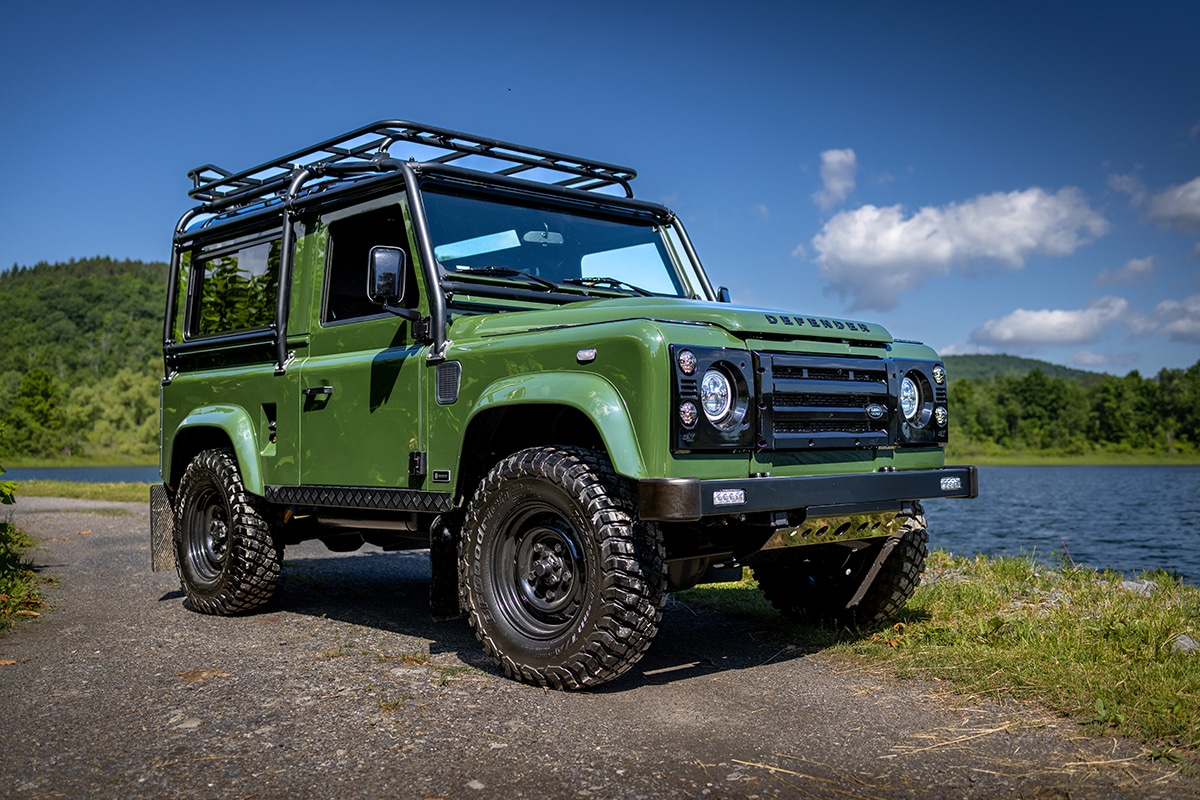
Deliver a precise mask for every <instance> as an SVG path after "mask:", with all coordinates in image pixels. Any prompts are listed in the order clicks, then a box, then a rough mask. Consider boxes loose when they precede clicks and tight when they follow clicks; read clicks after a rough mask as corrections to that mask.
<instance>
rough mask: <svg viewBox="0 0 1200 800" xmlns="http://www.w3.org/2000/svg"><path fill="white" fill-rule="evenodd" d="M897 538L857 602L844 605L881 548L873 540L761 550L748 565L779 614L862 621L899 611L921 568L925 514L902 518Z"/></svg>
mask: <svg viewBox="0 0 1200 800" xmlns="http://www.w3.org/2000/svg"><path fill="white" fill-rule="evenodd" d="M896 536H897V541H896V542H895V544H894V546H893V547H892V549H891V552H890V553H889V554H888V555H887V557H886V560H885V561H884V562H883V564H882V565H881V566H880V568H879V571H878V573H877V574H876V575H875V579H874V581H873V582H872V583H871V585H870V586H869V587H868V588H867V590H866V593H865V594H863V596H862V598H861V600H860V601H859V603H858V604H857V605H855V606H853V607H851V608H847V607H846V604H847V603H849V602H850V600H852V599H853V598H854V596H855V594H856V593H857V592H858V590H859V587H860V586H861V585H862V583H863V579H864V578H865V577H866V576H867V574H868V573H869V572H870V568H871V565H872V564H873V563H874V561H875V559H876V557H877V556H878V555H879V553H880V549H881V548H882V547H883V543H882V542H881V543H879V544H878V545H876V546H874V547H868V548H865V549H863V550H858V551H853V552H851V551H847V550H845V549H842V548H840V547H836V546H834V547H829V548H827V549H817V548H820V547H821V546H820V545H813V546H812V547H813V548H814V549H813V550H812V555H811V556H810V555H808V554H807V553H805V552H804V551H805V550H806V549H807V548H795V550H793V551H789V550H787V549H784V550H778V551H773V552H771V553H769V554H768V553H764V554H762V556H761V557H760V558H761V560H760V561H759V562H758V563H756V564H755V565H754V577H755V579H756V580H757V581H758V586H759V588H760V589H761V590H762V592H763V594H764V595H765V596H766V598H767V599H768V600H769V601H771V604H772V605H773V606H775V608H776V609H777V610H778V611H779V612H780V613H781V614H783V615H784V616H785V617H788V618H790V619H794V620H797V621H804V622H834V623H837V624H841V625H866V624H870V623H873V622H879V621H882V620H885V619H890V618H891V617H894V616H896V615H897V614H899V613H900V610H901V609H902V608H904V605H905V603H907V602H908V599H909V598H910V597H912V595H913V592H915V591H916V589H917V586H918V585H919V584H920V583H921V573H922V572H923V571H924V570H925V556H926V542H927V541H928V538H929V537H928V534H927V533H926V530H925V518H924V517H922V516H915V517H911V518H909V519H907V520H905V522H904V525H903V526H902V527H901V528H900V530H899V531H897V533H896Z"/></svg>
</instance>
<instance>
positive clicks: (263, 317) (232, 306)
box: [195, 239, 281, 336]
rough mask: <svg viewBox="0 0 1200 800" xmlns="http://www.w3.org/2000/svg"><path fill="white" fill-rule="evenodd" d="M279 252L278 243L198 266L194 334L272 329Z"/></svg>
mask: <svg viewBox="0 0 1200 800" xmlns="http://www.w3.org/2000/svg"><path fill="white" fill-rule="evenodd" d="M280 251H281V245H280V242H279V240H278V239H277V240H275V241H273V242H262V243H260V244H254V245H251V246H249V247H243V248H242V249H241V250H238V251H237V252H234V253H226V254H224V255H221V256H217V257H215V258H210V259H207V260H205V261H202V262H200V263H199V264H198V267H197V274H198V275H199V278H200V302H199V307H198V309H197V312H198V313H197V319H196V326H195V328H196V334H197V335H199V336H211V335H213V334H218V333H230V332H233V331H242V330H249V329H251V328H261V327H266V326H268V325H271V324H272V323H273V322H274V321H275V296H276V294H277V293H278V289H279V254H280Z"/></svg>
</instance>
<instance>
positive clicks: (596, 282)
mask: <svg viewBox="0 0 1200 800" xmlns="http://www.w3.org/2000/svg"><path fill="white" fill-rule="evenodd" d="M562 282H563V283H569V284H572V285H574V286H584V287H587V288H589V289H590V288H601V289H604V288H608V289H616V290H618V291H620V290H625V291H627V292H632V293H633V294H640V295H641V296H642V297H652V296H653V295H654V292H648V291H646V290H645V289H643V288H642V287H640V286H634V285H633V284H632V283H626V282H625V281H619V280H617V279H616V278H564V279H563V281H562Z"/></svg>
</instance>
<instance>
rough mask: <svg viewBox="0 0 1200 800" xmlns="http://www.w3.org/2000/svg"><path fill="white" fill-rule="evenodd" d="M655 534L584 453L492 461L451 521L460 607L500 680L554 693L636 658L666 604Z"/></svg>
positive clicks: (629, 497)
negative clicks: (457, 524) (458, 517)
mask: <svg viewBox="0 0 1200 800" xmlns="http://www.w3.org/2000/svg"><path fill="white" fill-rule="evenodd" d="M663 558H664V551H663V546H662V539H661V535H660V533H659V531H658V529H657V527H656V526H655V525H654V524H652V523H647V522H641V521H639V520H638V518H637V512H636V503H635V500H634V493H633V488H632V486H630V485H629V484H628V482H626V481H624V480H623V479H622V478H620V477H619V476H618V475H616V474H615V473H614V472H613V469H612V466H611V465H610V464H609V462H608V460H607V459H606V458H604V457H603V456H601V455H599V454H596V453H593V452H591V451H588V450H582V449H577V448H565V447H545V448H533V449H529V450H523V451H521V452H519V453H516V454H515V455H512V456H510V457H508V458H506V459H504V460H503V461H501V462H500V463H499V464H497V465H496V466H495V467H494V468H493V469H492V470H491V472H489V473H488V475H487V477H486V478H484V480H483V482H482V484H480V486H479V489H478V490H477V491H476V493H475V497H474V499H473V500H472V501H471V505H470V508H469V509H468V511H467V517H466V521H465V524H464V526H463V538H462V541H461V554H460V571H461V581H460V585H461V591H462V595H463V597H462V599H463V606H464V607H465V608H466V609H467V612H468V615H469V619H470V622H471V625H472V627H474V629H475V635H476V636H477V637H478V638H479V640H480V642H482V643H483V647H484V650H485V652H487V654H488V655H489V656H491V658H492V659H493V660H494V661H495V662H496V663H497V664H498V665H499V666H500V667H501V668H503V670H504V672H505V673H506V674H507V675H509V676H510V677H513V678H517V679H519V680H524V681H528V682H530V683H536V684H540V685H542V686H551V687H554V688H556V689H578V688H582V687H585V686H595V685H598V684H601V683H604V682H605V681H609V680H612V679H613V678H616V677H617V676H618V675H621V674H622V673H624V672H625V671H626V670H628V669H629V668H630V667H631V666H632V665H633V664H634V663H636V662H637V661H638V659H640V658H641V657H642V655H643V654H644V653H645V652H646V650H647V649H648V648H649V646H650V642H651V640H652V639H653V638H654V635H655V634H656V633H657V632H658V623H659V620H660V619H661V616H662V606H663V603H664V601H665V597H666V593H665V592H666V570H665V568H664V566H663Z"/></svg>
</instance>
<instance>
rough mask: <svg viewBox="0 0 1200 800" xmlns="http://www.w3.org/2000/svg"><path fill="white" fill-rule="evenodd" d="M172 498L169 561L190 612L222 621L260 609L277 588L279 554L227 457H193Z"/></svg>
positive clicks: (209, 453) (224, 453) (222, 453)
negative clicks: (171, 555) (172, 535)
mask: <svg viewBox="0 0 1200 800" xmlns="http://www.w3.org/2000/svg"><path fill="white" fill-rule="evenodd" d="M175 497H176V506H175V561H176V564H177V565H178V569H179V580H180V582H181V583H182V584H183V591H184V593H185V594H186V595H187V597H188V600H190V601H191V604H192V606H193V607H195V609H196V610H197V611H201V612H203V613H205V614H219V615H222V616H227V615H231V614H240V613H244V612H247V611H253V610H254V609H256V608H259V607H261V606H263V605H265V604H266V603H267V601H269V600H270V599H271V596H272V595H273V594H274V593H275V586H276V584H277V583H278V582H279V568H280V566H281V564H282V563H283V549H282V548H281V547H279V546H278V545H277V544H276V543H275V541H274V539H273V537H272V536H271V530H270V526H269V525H268V524H267V522H266V520H265V519H264V518H263V515H262V513H261V512H260V510H259V507H258V500H257V499H256V498H255V497H254V496H253V495H250V494H248V493H247V492H246V490H245V488H244V487H243V486H242V476H241V473H239V472H238V466H237V460H236V459H235V457H234V454H233V451H231V450H227V449H216V450H205V451H203V452H201V453H200V454H198V455H197V456H196V457H195V458H194V459H192V462H191V463H190V464H188V467H187V470H186V471H185V472H184V473H183V478H182V479H181V480H180V482H179V490H178V491H177V492H176V495H175Z"/></svg>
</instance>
